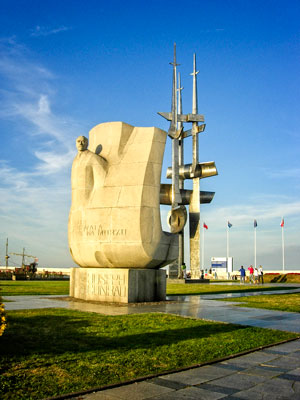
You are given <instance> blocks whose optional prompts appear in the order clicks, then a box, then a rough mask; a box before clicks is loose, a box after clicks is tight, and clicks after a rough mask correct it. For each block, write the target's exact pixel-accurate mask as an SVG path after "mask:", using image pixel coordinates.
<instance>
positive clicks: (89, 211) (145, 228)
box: [69, 122, 178, 303]
mask: <svg viewBox="0 0 300 400" xmlns="http://www.w3.org/2000/svg"><path fill="white" fill-rule="evenodd" d="M166 137H167V133H166V132H164V131H162V130H160V129H158V128H137V127H133V126H130V125H128V124H125V123H123V122H110V123H104V124H100V125H97V126H96V127H94V128H93V129H92V130H91V131H90V133H89V148H87V147H88V140H87V138H85V137H83V136H80V137H79V138H77V140H76V145H77V149H78V154H77V156H76V157H75V159H74V162H73V166H72V177H71V182H72V204H71V210H70V215H69V247H70V252H71V255H72V258H73V260H74V261H75V262H76V263H77V264H78V265H79V266H80V267H81V268H73V269H72V272H71V289H70V295H71V296H72V297H75V298H80V299H84V300H101V301H111V302H125V303H126V302H137V301H153V300H163V299H165V284H166V283H165V282H166V281H165V271H163V270H159V268H160V267H162V266H164V265H166V264H168V263H170V262H171V261H173V260H174V259H176V257H177V255H178V236H177V235H174V234H172V233H167V232H163V231H162V227H161V219H160V178H161V167H162V161H163V154H164V147H165V142H166Z"/></svg>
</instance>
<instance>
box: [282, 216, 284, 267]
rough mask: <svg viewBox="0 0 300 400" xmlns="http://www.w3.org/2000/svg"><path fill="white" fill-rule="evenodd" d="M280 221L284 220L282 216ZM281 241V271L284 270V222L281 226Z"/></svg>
mask: <svg viewBox="0 0 300 400" xmlns="http://www.w3.org/2000/svg"><path fill="white" fill-rule="evenodd" d="M282 221H284V220H283V217H282ZM281 243H282V271H283V272H284V223H283V226H282V227H281Z"/></svg>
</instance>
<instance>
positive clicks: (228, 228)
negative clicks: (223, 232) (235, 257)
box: [227, 222, 229, 263]
mask: <svg viewBox="0 0 300 400" xmlns="http://www.w3.org/2000/svg"><path fill="white" fill-rule="evenodd" d="M228 257H229V226H228V222H227V263H228Z"/></svg>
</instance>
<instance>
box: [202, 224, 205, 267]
mask: <svg viewBox="0 0 300 400" xmlns="http://www.w3.org/2000/svg"><path fill="white" fill-rule="evenodd" d="M202 230H203V235H202V268H201V269H202V270H203V269H204V231H205V229H204V225H203V227H202Z"/></svg>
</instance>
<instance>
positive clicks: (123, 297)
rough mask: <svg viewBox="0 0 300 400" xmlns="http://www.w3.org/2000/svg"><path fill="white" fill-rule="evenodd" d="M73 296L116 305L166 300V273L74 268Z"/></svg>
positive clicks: (72, 269) (71, 278) (146, 270)
mask: <svg viewBox="0 0 300 400" xmlns="http://www.w3.org/2000/svg"><path fill="white" fill-rule="evenodd" d="M70 296H71V297H74V298H77V299H82V300H93V301H104V302H109V303H111V302H113V303H141V302H147V301H163V300H166V271H165V270H154V269H125V268H71V275H70Z"/></svg>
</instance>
